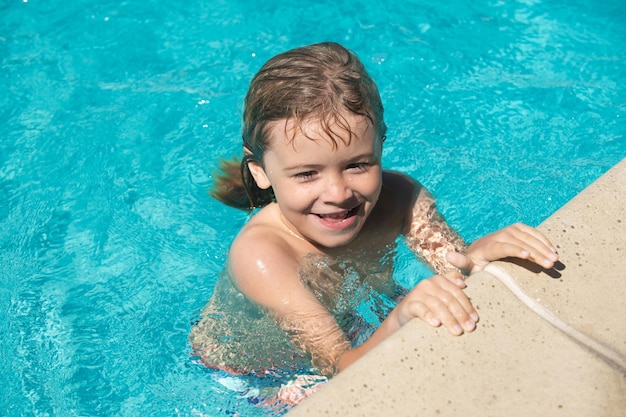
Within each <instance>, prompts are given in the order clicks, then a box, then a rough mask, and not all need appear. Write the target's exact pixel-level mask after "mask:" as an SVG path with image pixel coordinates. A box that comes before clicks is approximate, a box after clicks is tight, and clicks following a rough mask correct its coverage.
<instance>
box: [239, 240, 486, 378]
mask: <svg viewBox="0 0 626 417" xmlns="http://www.w3.org/2000/svg"><path fill="white" fill-rule="evenodd" d="M257 238H260V236H257ZM253 240H256V239H253ZM251 241H252V240H251ZM290 251H291V249H290V248H289V247H288V246H286V245H282V244H281V242H280V240H278V241H274V239H271V238H270V239H268V237H267V235H265V236H264V241H263V245H258V244H257V245H247V244H246V242H245V240H239V239H238V240H237V241H236V242H235V243H234V244H233V246H232V247H231V253H230V256H229V258H230V262H229V268H230V272H231V276H232V277H233V280H234V281H235V283H236V284H237V286H238V287H239V289H240V290H241V291H242V292H243V293H244V294H245V295H246V296H247V297H248V298H249V299H251V300H252V301H253V302H255V303H257V304H259V305H260V306H262V307H264V308H265V309H266V310H267V311H268V312H269V314H270V315H272V316H273V317H274V318H275V320H276V322H277V323H278V324H279V325H280V326H281V327H282V328H283V329H284V330H285V331H286V332H287V333H288V334H289V335H290V336H291V339H292V341H293V343H294V344H295V345H296V346H298V347H300V348H301V349H302V350H304V351H305V352H307V353H309V354H310V355H311V357H312V363H313V366H315V367H316V368H318V369H319V370H320V372H321V373H323V374H325V375H331V374H333V373H335V372H339V371H341V370H343V369H345V368H346V367H347V366H349V365H350V364H351V363H353V362H354V361H355V360H357V359H358V358H360V357H361V356H363V355H364V354H365V353H366V352H368V351H370V350H371V349H372V348H373V347H375V346H376V345H378V344H379V343H380V342H381V341H382V340H384V339H386V338H387V337H388V336H389V335H390V334H392V333H393V332H395V331H396V330H398V329H399V328H400V327H401V326H403V325H404V324H405V323H406V322H408V321H409V320H410V319H411V318H413V317H420V318H422V319H423V320H425V321H427V322H428V323H429V324H431V325H433V326H439V325H440V324H444V325H445V326H446V327H447V328H448V329H449V330H450V332H451V333H453V334H460V333H462V332H463V329H465V330H467V331H471V330H472V329H473V328H474V327H475V324H474V321H475V320H473V318H472V317H471V315H470V314H471V313H473V314H474V317H476V319H477V316H475V312H474V310H473V308H472V306H471V304H470V303H469V300H467V297H466V296H465V294H464V293H463V291H462V290H461V288H460V287H459V285H458V284H455V283H454V282H453V280H454V279H455V278H456V279H457V280H458V279H460V274H459V273H457V276H456V277H452V276H451V277H448V278H446V277H443V276H436V277H433V278H431V279H428V280H424V281H423V282H421V283H420V284H418V285H417V286H416V287H415V288H414V289H413V290H412V291H411V292H409V294H407V296H406V297H405V298H404V299H402V300H401V301H400V303H399V304H398V306H396V308H395V309H394V310H393V311H392V312H391V313H390V314H389V316H388V317H387V318H386V319H385V320H384V321H383V323H382V324H381V326H380V327H379V328H378V329H377V330H376V331H375V332H374V334H373V335H372V336H371V337H370V338H369V339H368V340H367V341H365V342H364V343H363V344H362V345H361V346H359V347H357V348H354V349H352V348H351V346H350V343H349V342H348V340H347V338H346V336H345V335H344V333H343V331H342V330H341V329H340V327H339V325H338V324H337V322H336V321H335V318H334V317H333V316H332V314H330V313H329V312H328V311H327V310H326V309H325V307H324V306H322V305H321V304H320V302H319V301H318V300H317V298H316V297H315V296H314V294H313V293H312V292H311V291H310V289H309V288H308V287H307V286H305V285H304V284H303V283H302V282H301V280H300V276H299V268H300V266H299V264H298V258H297V256H296V254H294V253H291V252H290ZM235 260H236V261H235ZM461 282H462V280H461ZM459 322H460V323H464V324H463V325H462V326H463V327H461V326H458V323H459ZM467 323H470V326H468V325H467Z"/></svg>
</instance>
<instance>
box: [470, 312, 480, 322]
mask: <svg viewBox="0 0 626 417" xmlns="http://www.w3.org/2000/svg"><path fill="white" fill-rule="evenodd" d="M470 317H471V318H472V320H474V323H476V322H477V321H478V314H476V313H471V314H470Z"/></svg>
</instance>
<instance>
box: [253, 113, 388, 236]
mask: <svg viewBox="0 0 626 417" xmlns="http://www.w3.org/2000/svg"><path fill="white" fill-rule="evenodd" d="M344 116H345V118H346V121H347V122H348V124H349V125H350V130H351V131H352V132H353V135H352V140H351V141H350V143H349V144H348V145H346V144H345V143H344V140H345V139H347V138H348V133H347V132H345V131H344V130H342V129H341V128H339V127H337V126H331V128H334V129H333V130H334V132H335V133H336V134H338V135H341V136H342V137H343V138H344V140H341V139H340V138H335V139H336V142H337V146H336V147H333V144H331V142H330V140H329V139H328V137H327V135H326V134H325V133H324V132H323V131H322V129H321V126H320V124H319V122H317V121H313V120H312V121H309V122H307V123H304V125H303V129H304V130H305V132H306V134H307V136H309V137H311V138H315V139H316V140H311V139H309V138H308V137H306V136H305V135H304V134H303V133H302V132H301V131H296V134H295V135H293V125H292V123H290V122H287V121H280V122H278V123H276V124H275V125H274V126H272V129H271V130H270V141H269V146H268V149H266V151H265V153H264V155H263V162H264V168H265V169H264V172H263V176H264V177H265V179H266V180H267V181H268V184H266V185H271V186H272V187H273V189H274V194H275V196H276V202H277V203H278V207H279V208H280V211H281V213H282V215H283V216H284V219H283V220H284V221H285V223H286V225H287V226H288V227H289V228H290V229H292V231H295V232H296V233H298V234H300V235H301V236H302V237H304V238H305V239H307V240H309V241H311V242H312V243H314V244H316V245H318V246H323V247H327V248H333V247H339V246H342V245H346V244H348V243H349V242H351V241H352V240H353V239H354V238H355V237H356V236H357V234H358V233H359V231H360V230H361V228H362V227H363V225H364V223H365V220H366V219H367V218H368V216H369V215H370V213H371V212H372V209H373V208H374V205H375V204H376V201H377V200H378V196H379V194H380V190H381V186H382V168H381V142H380V140H378V139H377V137H376V130H375V129H374V127H373V126H371V124H370V123H369V122H368V120H367V119H366V118H365V117H362V116H357V115H352V114H350V115H344ZM292 137H293V141H292Z"/></svg>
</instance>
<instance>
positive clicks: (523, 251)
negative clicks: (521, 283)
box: [494, 224, 558, 268]
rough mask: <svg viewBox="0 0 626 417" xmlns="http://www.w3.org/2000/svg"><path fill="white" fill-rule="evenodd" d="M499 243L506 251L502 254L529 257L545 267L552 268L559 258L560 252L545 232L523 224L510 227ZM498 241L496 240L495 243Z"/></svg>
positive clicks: (502, 249)
mask: <svg viewBox="0 0 626 417" xmlns="http://www.w3.org/2000/svg"><path fill="white" fill-rule="evenodd" d="M498 243H499V244H500V245H501V246H500V247H499V251H503V252H505V254H504V255H501V256H515V257H519V258H522V259H528V260H530V261H533V262H535V263H536V264H538V265H541V266H543V267H545V268H552V267H553V266H554V262H556V261H557V260H558V254H557V253H556V251H555V250H554V247H553V246H552V244H551V243H550V241H549V240H548V239H547V238H546V237H545V236H544V235H543V233H541V232H539V231H538V230H536V229H533V228H532V227H529V226H526V225H523V224H515V225H513V226H511V227H510V228H508V230H507V231H506V237H505V238H503V241H501V242H498ZM498 243H495V242H494V245H497V244H498ZM511 245H513V246H511ZM514 246H517V247H514Z"/></svg>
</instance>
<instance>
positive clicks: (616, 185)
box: [289, 159, 626, 417]
mask: <svg viewBox="0 0 626 417" xmlns="http://www.w3.org/2000/svg"><path fill="white" fill-rule="evenodd" d="M624 184H626V159H623V160H622V161H620V162H619V163H618V164H616V165H615V166H614V167H613V168H611V169H610V170H609V171H608V172H607V173H605V174H604V175H602V176H601V177H600V178H599V179H597V180H596V181H594V182H593V183H592V184H591V185H589V186H588V187H587V188H585V189H584V190H583V191H582V192H580V193H579V194H578V195H577V196H575V197H574V198H573V199H572V200H570V201H569V202H568V203H566V204H565V205H564V206H563V207H561V208H560V209H559V210H557V211H556V212H555V213H554V214H553V215H552V216H550V217H549V218H548V219H546V220H545V221H544V222H543V223H542V224H541V225H539V226H538V228H539V229H540V230H542V231H543V232H544V233H545V234H546V235H547V236H548V237H549V238H550V239H551V240H552V241H553V243H555V244H556V245H557V247H558V249H559V253H560V254H561V259H562V263H563V267H564V268H561V269H556V270H554V271H542V270H533V269H532V268H531V269H528V268H527V267H526V266H525V265H523V264H521V265H517V264H512V263H506V262H497V263H493V264H492V265H490V267H489V270H490V271H491V273H489V272H482V273H480V274H477V275H475V276H473V277H472V278H471V279H470V281H469V287H468V294H469V295H470V297H471V298H472V300H473V302H474V304H475V305H476V306H477V308H478V309H479V313H480V314H481V322H480V323H479V328H478V329H477V330H476V331H475V332H474V333H471V334H467V335H464V336H461V337H452V336H449V335H447V334H446V333H445V332H444V331H442V330H441V329H437V330H432V329H430V328H427V327H426V326H425V325H424V324H423V323H420V322H419V321H417V320H414V321H412V322H411V323H409V324H408V325H407V326H405V327H404V328H402V329H401V330H400V331H398V332H397V333H396V334H394V335H393V336H392V337H390V338H389V339H387V340H386V341H385V342H383V343H382V344H381V345H380V346H378V347H377V349H374V350H373V351H372V352H370V353H369V354H368V355H367V356H365V357H364V358H362V360H360V361H358V362H357V363H355V364H354V365H352V366H351V367H350V368H349V369H347V370H346V371H345V372H343V373H342V374H340V375H338V376H336V377H335V378H334V379H333V380H332V381H330V382H329V383H328V385H327V386H325V387H324V388H323V389H321V390H320V392H318V393H316V394H314V395H313V396H312V397H311V398H309V399H307V400H306V401H304V402H303V403H302V404H301V405H299V406H297V407H296V408H294V409H293V410H292V411H291V412H290V413H289V416H290V417H293V416H307V415H323V414H329V415H342V416H347V417H349V416H365V415H368V416H370V415H395V416H413V415H436V414H441V415H459V416H460V415H463V416H465V417H472V416H474V415H476V416H478V415H480V416H484V415H485V413H487V414H494V415H500V414H502V413H506V414H507V415H509V416H511V415H520V416H522V415H529V414H530V413H533V414H534V415H567V416H574V417H576V416H595V415H605V416H613V415H615V416H618V415H620V414H619V413H621V412H622V411H620V410H624V409H626V374H625V373H624V369H623V364H624V361H623V359H624V355H625V352H626V327H625V326H626V324H623V323H620V321H619V318H620V317H625V316H626V306H625V305H624V304H623V302H618V301H619V300H620V299H621V300H623V299H624V298H625V297H626V279H623V278H626V277H624V273H623V271H624V270H625V269H626V268H625V267H626V265H625V262H624V260H623V259H622V258H624V251H626V241H625V239H626V236H625V235H626V233H624V224H625V223H626V215H625V214H624V208H623V207H624V205H625V204H624V203H626V201H625V195H626V192H624V191H626V190H625V186H624ZM499 274H500V278H502V276H505V277H507V278H508V279H509V281H511V282H513V283H515V284H516V286H517V287H518V289H519V290H520V291H521V292H522V294H523V295H525V297H526V298H524V297H519V294H517V295H516V294H515V293H514V292H513V291H511V289H510V287H507V285H505V284H506V282H504V283H503V280H501V279H499V278H498V277H497V276H496V275H499ZM619 277H622V279H621V280H620V278H619ZM505 281H506V280H505ZM528 300H530V301H531V304H532V303H534V304H538V305H539V306H540V307H541V308H542V309H544V310H547V311H548V312H549V313H550V314H551V315H552V316H553V317H556V318H557V319H558V321H560V322H561V323H565V324H566V325H567V326H569V327H570V328H573V329H574V330H575V331H576V332H577V333H581V334H583V335H584V336H585V337H586V338H588V339H589V340H591V341H593V343H597V344H598V345H597V346H600V348H601V349H600V350H602V349H607V351H608V352H610V353H611V354H614V355H616V356H615V358H617V361H618V362H619V363H617V364H616V363H615V360H613V361H611V360H607V359H606V357H605V355H603V354H602V352H598V349H597V346H596V348H595V349H594V346H590V345H589V344H585V343H581V340H580V338H579V339H576V338H575V337H574V338H572V334H568V333H567V332H566V331H565V332H564V331H563V329H562V328H559V327H558V326H555V325H554V323H551V322H550V321H546V320H545V319H544V318H542V317H541V316H540V315H538V314H537V310H536V308H535V309H533V306H530V307H529V305H528ZM611 300H613V302H611ZM598 306H600V307H603V308H600V309H599V310H598ZM535 307H536V306H535ZM583 339H584V338H583ZM620 361H621V362H620ZM620 363H621V365H620Z"/></svg>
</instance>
